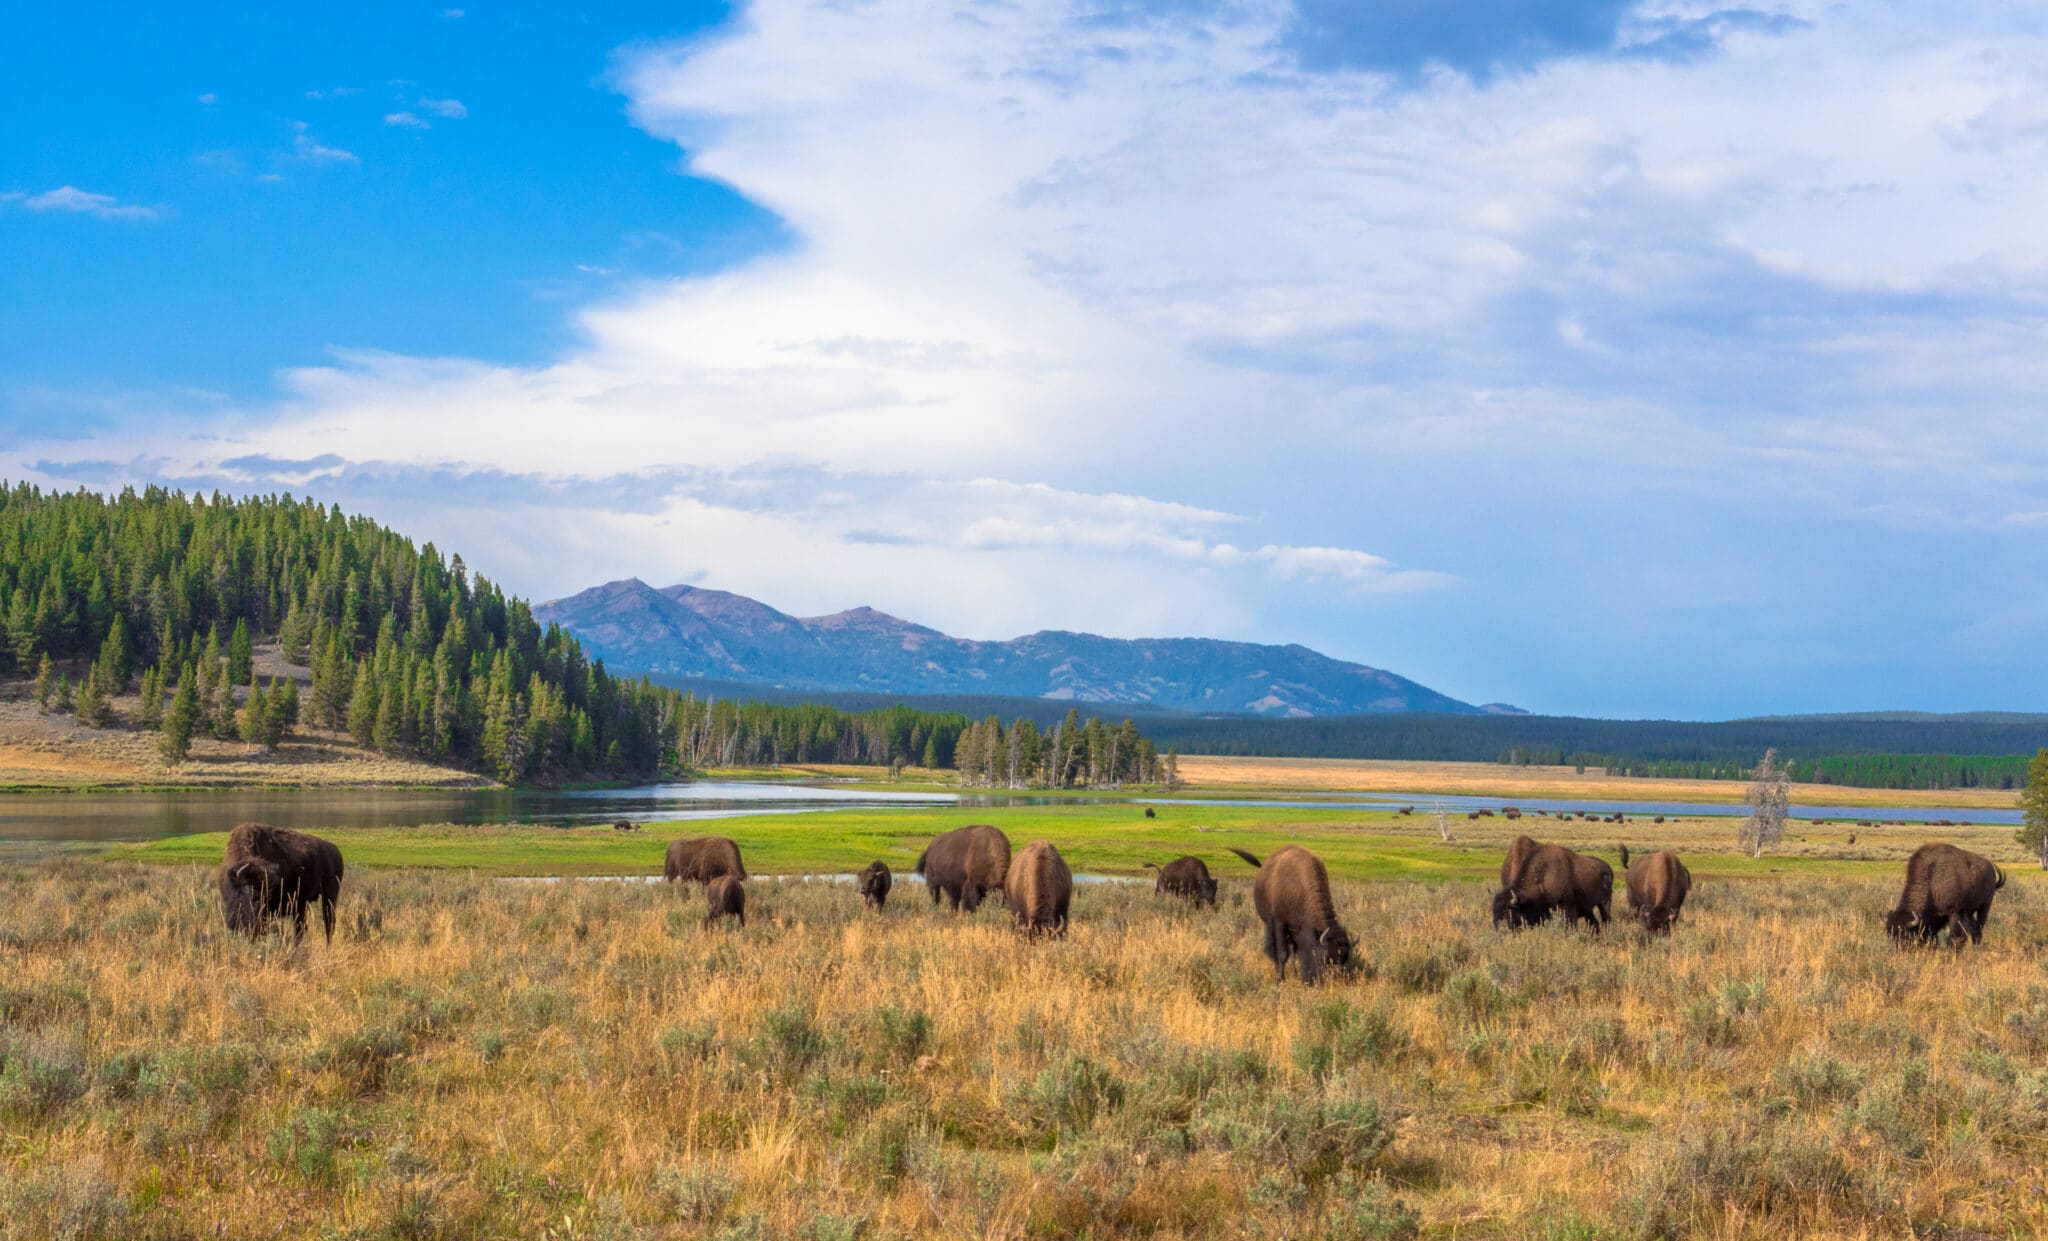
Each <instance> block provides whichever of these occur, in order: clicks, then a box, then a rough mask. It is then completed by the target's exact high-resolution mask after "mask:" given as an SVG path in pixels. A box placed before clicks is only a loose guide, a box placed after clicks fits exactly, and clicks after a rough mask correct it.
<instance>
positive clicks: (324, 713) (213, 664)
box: [0, 484, 1170, 786]
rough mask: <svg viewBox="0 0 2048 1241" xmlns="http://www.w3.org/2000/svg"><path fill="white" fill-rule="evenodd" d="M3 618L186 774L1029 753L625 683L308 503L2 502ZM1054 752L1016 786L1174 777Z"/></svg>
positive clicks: (521, 606)
mask: <svg viewBox="0 0 2048 1241" xmlns="http://www.w3.org/2000/svg"><path fill="white" fill-rule="evenodd" d="M0 623H4V627H5V633H4V635H0V637H4V640H0V677H35V678H36V682H37V684H36V692H35V696H36V701H37V703H38V705H39V706H41V707H42V708H43V709H45V710H49V709H55V710H59V711H64V710H69V711H74V712H75V713H76V714H77V716H78V718H79V719H80V721H81V722H85V723H88V724H89V725H90V726H92V727H107V726H125V727H135V726H140V727H144V728H160V729H161V730H162V731H163V732H164V733H165V735H166V744H165V746H164V750H165V754H166V758H167V761H170V762H173V763H175V762H178V761H180V760H181V759H182V758H183V753H182V749H181V747H179V746H178V745H176V744H172V740H171V736H170V735H171V734H172V733H173V732H176V731H179V730H183V731H184V733H185V734H186V735H189V734H190V731H191V730H192V729H195V728H196V729H200V730H207V729H210V730H212V732H213V734H214V735H215V736H216V737H218V738H220V739H222V740H228V739H231V738H233V737H235V736H237V735H239V736H240V737H241V738H242V739H243V740H245V741H250V742H251V743H252V744H257V743H261V744H266V745H268V746H271V747H275V746H276V745H277V744H278V742H279V739H280V736H281V734H282V732H283V730H285V729H288V728H290V727H292V726H293V725H295V724H299V723H306V724H311V725H314V726H322V727H326V728H330V729H335V730H343V729H345V730H347V731H348V732H350V733H352V734H354V736H355V738H356V740H357V741H359V742H360V743H361V744H362V745H364V746H366V747H370V748H374V749H376V750H378V751H380V752H382V753H384V754H388V755H404V756H408V757H412V758H418V759H422V760H425V761H427V762H432V763H438V764H443V765H447V766H453V767H460V768H464V769H468V770H471V771H478V772H483V773H485V774H488V775H490V776H493V777H495V778H497V779H500V780H503V781H505V782H507V783H514V784H527V783H540V784H553V783H560V782H564V781H573V780H588V779H597V778H610V779H646V778H650V777H653V776H656V775H660V774H665V773H673V772H676V771H679V770H682V769H684V768H685V767H687V766H690V765H716V764H722V763H732V762H745V763H779V762H850V763H868V764H884V765H886V764H891V763H918V762H924V763H927V764H929V765H936V766H942V767H951V766H953V765H954V764H955V761H956V754H955V751H956V747H957V748H960V749H961V750H962V751H963V753H964V754H965V755H966V756H967V757H968V758H969V759H971V760H973V761H974V763H976V764H977V773H976V774H978V775H979V776H980V777H981V778H983V779H985V780H991V781H992V780H994V779H995V778H996V774H995V772H994V770H993V767H994V760H993V758H991V757H990V755H989V754H983V753H982V751H983V750H988V751H990V753H991V754H992V753H993V749H994V747H995V746H996V744H997V741H998V740H1004V741H1007V739H1008V738H1009V737H1010V736H1011V735H1012V733H1011V732H1006V731H1005V730H1004V729H1003V728H1002V726H1001V725H1000V724H999V723H998V722H997V721H995V720H993V719H990V720H984V721H982V722H981V723H979V724H976V723H973V722H971V721H970V720H969V719H968V718H967V717H966V716H965V715H961V714H958V713H953V712H929V711H919V710H916V709H913V708H908V707H904V708H893V709H886V710H870V711H865V712H842V711H839V710H837V709H835V708H832V707H825V706H801V707H800V706H767V705H763V706H756V707H750V708H747V709H745V710H736V709H735V707H734V704H732V703H730V702H720V703H710V702H705V701H703V700H700V699H698V698H696V697H694V696H692V695H690V694H686V693H682V692H679V691H677V690H675V689H672V688H668V687H666V686H660V685H655V684H653V683H651V682H649V681H647V680H645V679H644V678H643V679H632V680H628V679H626V678H623V677H616V676H613V675H611V674H609V673H608V672H607V671H606V670H605V667H604V664H603V663H602V661H598V660H592V659H590V658H588V657H587V656H586V655H585V653H584V650H583V647H582V645H581V644H580V643H579V642H578V641H577V639H576V638H575V637H574V636H573V635H571V634H570V633H568V632H567V631H566V630H564V629H562V628H560V627H558V626H556V625H553V624H543V623H542V622H541V621H538V620H536V619H535V617H534V614H533V611H532V609H531V608H530V607H529V606H528V605H527V603H526V602H525V601H524V600H522V599H517V598H513V597H510V596H508V595H506V594H505V592H504V591H502V590H501V589H499V588H498V587H497V586H496V585H494V584H492V583H491V582H490V581H488V580H486V579H485V578H483V577H482V576H480V575H473V574H472V573H471V572H470V571H469V570H468V568H467V567H466V566H465V565H464V564H463V562H462V558H461V557H460V556H452V557H444V556H443V555H442V553H441V552H440V551H439V550H437V549H436V548H435V547H434V546H433V545H432V544H427V545H426V546H424V547H416V546H414V544H413V543H412V542H411V541H410V540H408V539H406V538H404V537H403V536H401V535H399V534H397V533H395V532H393V531H391V530H388V529H386V528H384V527H383V526H380V525H378V524H377V523H376V522H374V521H370V520H368V519H367V518H362V517H349V516H346V515H344V514H343V513H342V512H341V511H340V509H338V508H325V507H322V506H321V505H319V504H316V503H313V502H311V501H301V500H296V499H293V498H292V497H290V496H283V497H276V496H268V497H250V498H243V499H234V498H230V497H227V496H222V495H219V494H214V495H212V496H200V495H190V496H188V495H185V494H184V493H182V492H173V491H167V490H164V489H162V488H158V487H151V488H148V489H147V490H144V491H142V492H140V493H138V492H136V491H134V490H132V489H130V490H124V491H122V492H121V493H120V494H119V495H117V496H111V497H110V496H105V495H100V494H98V493H94V492H89V491H79V492H73V493H69V494H54V493H52V494H45V493H44V492H42V491H41V490H39V489H37V488H35V487H31V486H29V485H27V484H20V485H16V486H12V487H8V486H6V485H5V484H0ZM272 637H274V638H275V640H276V642H277V644H278V646H279V648H280V652H281V654H282V655H283V657H284V659H285V660H286V661H287V662H288V663H290V664H294V665H297V666H299V667H301V668H310V670H311V681H312V689H311V693H310V695H309V697H308V699H307V701H305V702H304V703H303V704H300V703H299V701H298V698H297V695H296V690H295V689H294V688H293V687H292V685H291V683H290V682H289V681H285V682H283V683H282V684H281V685H280V683H279V682H277V681H273V683H272V686H271V691H270V693H271V694H272V695H275V694H276V693H277V692H278V691H279V690H280V689H282V690H283V691H284V693H285V694H286V695H288V702H289V706H288V707H277V708H272V707H270V706H268V705H266V701H265V696H264V693H263V691H262V690H261V689H260V687H259V686H258V685H257V683H256V679H255V677H254V674H253V668H252V664H251V658H250V650H251V646H252V643H254V642H256V641H260V640H264V639H267V638H272ZM53 665H54V666H53ZM74 672H75V673H77V674H79V679H78V682H77V685H78V688H77V689H75V690H74V689H72V688H71V684H72V682H71V677H72V674H73V673H74ZM53 681H57V682H59V683H60V685H61V687H60V688H57V689H55V690H54V692H53V688H52V683H53ZM138 681H139V682H140V691H139V693H136V694H135V699H134V701H135V706H134V707H133V709H132V718H121V719H117V718H115V716H114V713H113V712H112V711H111V709H110V706H109V702H110V700H113V699H115V698H117V697H120V696H124V695H127V694H129V693H130V692H131V690H134V689H135V687H136V684H137V682H138ZM166 699H168V700H169V705H168V707H167V706H166ZM124 701H125V699H124ZM266 722H267V724H268V727H265V726H263V725H264V724H265V723H266ZM1017 735H1019V736H1021V735H1022V734H1017ZM1032 737H1033V739H1034V740H1035V739H1036V738H1037V735H1036V733H1035V732H1034V733H1033V734H1032ZM1042 742H1043V743H1042V745H1041V746H1040V747H1039V748H1038V749H1035V750H1033V751H1032V753H1033V754H1034V755H1038V754H1040V753H1041V752H1042V761H1039V762H1037V763H1036V764H1035V765H1031V766H1030V769H1029V770H1023V769H1019V768H1017V764H1016V763H1015V761H1014V760H1012V761H1011V762H1010V764H1009V768H1010V769H1015V770H1010V769H1006V771H1005V772H1004V773H1003V774H1004V775H1005V777H1006V778H1008V779H1011V780H1014V781H1017V782H1033V781H1044V782H1050V783H1055V784H1060V785H1063V786H1065V785H1074V784H1117V783H1124V782H1129V781H1139V780H1150V779H1157V778H1159V777H1160V775H1161V771H1162V770H1163V769H1166V768H1170V764H1162V761H1161V756H1159V755H1158V754H1157V753H1156V752H1155V751H1154V750H1153V748H1152V745H1151V743H1150V742H1149V741H1147V740H1145V739H1143V738H1139V737H1137V736H1136V734H1135V730H1134V729H1133V728H1132V727H1131V726H1130V725H1128V724H1126V725H1125V726H1124V727H1123V728H1122V729H1118V728H1115V727H1112V726H1109V725H1106V724H1104V723H1103V722H1102V721H1099V720H1087V721H1083V720H1081V719H1080V718H1079V717H1078V716H1076V715H1071V714H1070V715H1069V716H1068V717H1067V718H1065V719H1063V720H1061V721H1060V722H1059V723H1058V724H1057V725H1056V726H1055V727H1054V728H1053V729H1052V730H1051V731H1050V733H1049V734H1048V735H1047V736H1045V737H1044V738H1043V739H1042ZM963 743H964V744H963ZM1013 750H1014V747H1013Z"/></svg>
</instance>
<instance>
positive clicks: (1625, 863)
mask: <svg viewBox="0 0 2048 1241" xmlns="http://www.w3.org/2000/svg"><path fill="white" fill-rule="evenodd" d="M1621 868H1622V869H1623V870H1627V869H1628V846H1627V845H1623V846H1622V847H1621Z"/></svg>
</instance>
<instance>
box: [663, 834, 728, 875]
mask: <svg viewBox="0 0 2048 1241" xmlns="http://www.w3.org/2000/svg"><path fill="white" fill-rule="evenodd" d="M720 875H731V876H732V877H733V878H735V879H745V878H746V877H747V868H746V867H745V866H743V865H741V864H740V847H739V846H738V845H736V844H734V843H733V842H732V841H731V840H729V839H727V838H726V837H724V836H699V837H697V838H696V839H694V840H671V841H669V842H668V853H667V855H666V856H664V857H663V859H662V863H661V877H662V878H663V879H665V880H667V881H668V882H670V883H674V882H675V881H676V880H678V879H680V880H682V881H683V882H684V883H705V884H708V883H710V882H711V881H712V880H713V879H716V878H718V877H719V876H720Z"/></svg>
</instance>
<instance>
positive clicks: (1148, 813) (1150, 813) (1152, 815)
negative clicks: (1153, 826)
mask: <svg viewBox="0 0 2048 1241" xmlns="http://www.w3.org/2000/svg"><path fill="white" fill-rule="evenodd" d="M1145 817H1146V818H1148V819H1156V818H1158V817H1159V812H1158V811H1156V810H1154V809H1153V808H1152V807H1150V806H1147V807H1145Z"/></svg>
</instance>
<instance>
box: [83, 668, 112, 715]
mask: <svg viewBox="0 0 2048 1241" xmlns="http://www.w3.org/2000/svg"><path fill="white" fill-rule="evenodd" d="M76 710H77V712H78V722H79V723H81V724H84V725H85V726H86V727H87V728H105V727H106V726H107V722H108V719H109V717H110V716H111V714H112V713H111V712H110V711H109V710H108V708H107V695H106V692H105V691H104V690H102V689H101V688H100V668H99V665H98V664H88V665H87V666H86V669H85V680H83V681H81V682H80V683H79V686H78V702H77V704H76Z"/></svg>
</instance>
